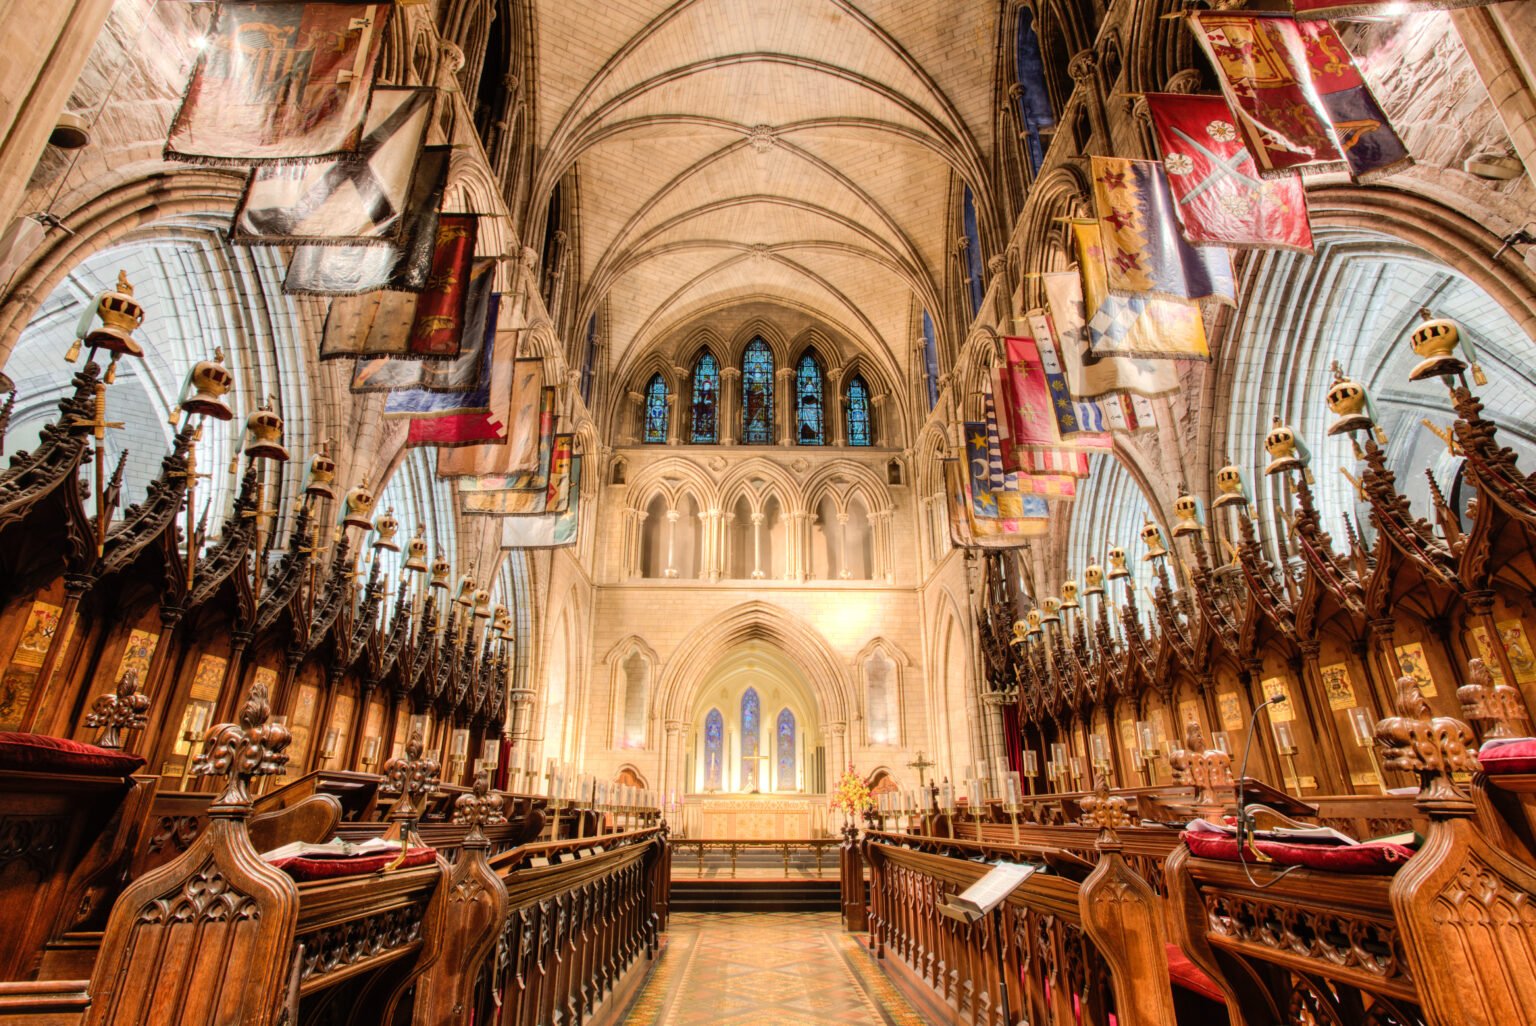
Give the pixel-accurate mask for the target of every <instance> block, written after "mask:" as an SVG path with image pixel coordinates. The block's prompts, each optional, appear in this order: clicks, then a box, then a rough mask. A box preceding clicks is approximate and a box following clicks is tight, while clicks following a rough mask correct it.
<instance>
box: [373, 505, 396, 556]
mask: <svg viewBox="0 0 1536 1026" xmlns="http://www.w3.org/2000/svg"><path fill="white" fill-rule="evenodd" d="M373 529H374V531H375V532H377V534H378V537H376V538H374V540H373V547H374V548H375V549H381V550H383V551H385V552H399V551H400V543H399V542H397V541H395V535H396V534H398V533H399V531H400V520H399V518H398V517H396V516H395V507H393V506H390V507H388V508H387V509H385V510H384V515H383V516H381V517H379V518H378V519H377V520H375V521H374V522H373Z"/></svg>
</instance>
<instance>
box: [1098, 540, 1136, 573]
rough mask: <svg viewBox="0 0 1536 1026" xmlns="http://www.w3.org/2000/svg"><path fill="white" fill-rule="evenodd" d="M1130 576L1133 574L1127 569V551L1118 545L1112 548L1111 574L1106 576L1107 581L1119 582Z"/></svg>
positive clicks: (1110, 551) (1110, 556)
mask: <svg viewBox="0 0 1536 1026" xmlns="http://www.w3.org/2000/svg"><path fill="white" fill-rule="evenodd" d="M1129 576H1131V572H1130V571H1129V570H1127V569H1126V568H1125V550H1124V549H1122V548H1121V547H1120V546H1118V545H1115V546H1112V547H1111V548H1110V550H1109V573H1107V574H1105V575H1104V577H1105V579H1106V580H1111V581H1118V580H1120V579H1121V578H1124V577H1129Z"/></svg>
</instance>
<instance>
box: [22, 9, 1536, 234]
mask: <svg viewBox="0 0 1536 1026" xmlns="http://www.w3.org/2000/svg"><path fill="white" fill-rule="evenodd" d="M1510 13H1512V12H1505V11H1499V10H1496V9H1494V8H1491V7H1490V8H1475V9H1474V8H1469V9H1467V10H1460V11H1451V12H1450V17H1451V24H1452V25H1454V26H1456V31H1457V33H1458V34H1460V36H1461V41H1462V44H1463V45H1464V46H1465V47H1466V48H1467V54H1468V55H1469V56H1471V55H1474V54H1475V55H1476V56H1475V57H1473V59H1472V61H1471V64H1472V67H1473V68H1475V69H1476V70H1477V77H1478V78H1479V79H1480V80H1481V81H1482V83H1483V86H1484V87H1485V88H1486V89H1487V90H1488V98H1489V100H1491V101H1492V103H1493V109H1494V110H1495V111H1497V112H1498V115H1499V120H1500V122H1502V124H1503V127H1504V133H1505V134H1506V135H1507V136H1508V137H1509V141H1510V143H1511V144H1512V145H1513V146H1514V149H1515V153H1516V154H1517V155H1518V156H1519V158H1520V161H1521V162H1522V163H1523V164H1524V165H1525V174H1526V176H1527V177H1532V176H1533V175H1536V172H1533V170H1532V169H1533V168H1536V82H1533V81H1532V80H1531V74H1530V71H1529V70H1528V69H1529V64H1528V63H1527V62H1526V61H1523V60H1522V59H1521V53H1520V51H1521V46H1520V44H1519V42H1517V41H1516V39H1515V37H1514V35H1513V34H1512V26H1511V25H1510V24H1509V14H1510ZM1527 45H1529V44H1528V43H1527ZM3 166H4V165H3V164H0V167H3ZM3 209H4V208H3V207H0V210H3ZM1511 227H1519V226H1518V225H1512V226H1511Z"/></svg>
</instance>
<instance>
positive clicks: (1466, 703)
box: [1456, 656, 1530, 741]
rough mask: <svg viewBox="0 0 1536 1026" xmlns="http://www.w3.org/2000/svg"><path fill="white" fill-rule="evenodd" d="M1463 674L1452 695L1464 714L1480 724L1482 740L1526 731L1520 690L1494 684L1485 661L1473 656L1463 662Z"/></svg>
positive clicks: (1527, 724)
mask: <svg viewBox="0 0 1536 1026" xmlns="http://www.w3.org/2000/svg"><path fill="white" fill-rule="evenodd" d="M1467 678H1468V680H1467V683H1465V684H1463V685H1462V686H1461V687H1459V688H1457V689H1456V698H1457V700H1458V701H1460V702H1461V708H1462V711H1463V712H1465V713H1466V714H1467V718H1468V719H1469V720H1471V721H1472V722H1473V723H1476V724H1478V725H1479V726H1480V727H1481V728H1482V734H1483V739H1484V740H1485V741H1486V740H1492V739H1494V738H1505V737H1526V736H1527V735H1528V734H1529V733H1530V719H1529V717H1528V716H1527V715H1526V712H1525V702H1524V700H1522V699H1521V697H1520V692H1518V691H1516V690H1515V689H1514V688H1512V687H1510V686H1509V685H1508V684H1495V683H1494V682H1493V674H1492V673H1491V672H1490V671H1489V669H1488V666H1487V664H1486V663H1484V662H1483V661H1482V660H1481V659H1479V658H1477V657H1476V656H1474V657H1473V658H1472V659H1471V660H1470V661H1469V662H1468V663H1467Z"/></svg>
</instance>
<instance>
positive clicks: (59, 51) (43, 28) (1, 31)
mask: <svg viewBox="0 0 1536 1026" xmlns="http://www.w3.org/2000/svg"><path fill="white" fill-rule="evenodd" d="M111 10H112V0H49V2H48V3H41V4H26V5H24V6H15V7H12V8H10V10H9V13H8V14H6V15H5V16H4V18H3V19H0V45H3V46H4V47H5V52H6V61H5V62H4V63H3V64H0V232H3V231H4V230H5V228H6V226H7V225H9V224H10V223H11V220H12V218H14V217H15V216H16V215H17V214H18V213H21V212H22V211H21V210H20V203H21V198H22V195H23V193H25V192H26V188H27V182H28V181H29V180H31V178H32V171H33V169H34V168H35V167H36V166H37V162H38V159H39V158H41V157H42V155H43V150H44V149H45V148H46V147H47V145H48V137H49V135H51V134H52V132H53V129H54V126H55V125H57V124H58V121H59V115H60V114H62V113H63V112H64V105H65V104H66V103H67V102H68V101H69V96H70V93H72V92H73V91H74V88H75V82H76V80H77V79H79V77H80V72H81V71H82V70H84V68H85V62H86V60H87V59H88V58H89V57H90V55H91V48H92V47H93V46H94V45H95V43H96V37H97V36H99V35H100V34H101V29H102V26H103V25H105V24H106V21H107V14H108V12H110V11H111Z"/></svg>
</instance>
